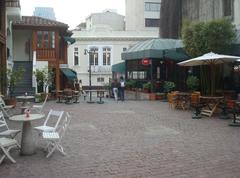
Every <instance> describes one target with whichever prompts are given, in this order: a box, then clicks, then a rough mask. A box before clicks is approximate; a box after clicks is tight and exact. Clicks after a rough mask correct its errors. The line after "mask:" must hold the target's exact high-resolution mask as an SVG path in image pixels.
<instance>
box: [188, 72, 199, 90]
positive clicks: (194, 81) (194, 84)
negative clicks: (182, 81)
mask: <svg viewBox="0 0 240 178" xmlns="http://www.w3.org/2000/svg"><path fill="white" fill-rule="evenodd" d="M186 84H187V87H188V89H189V90H190V91H192V92H194V91H196V90H198V88H199V79H198V78H197V77H196V76H193V75H190V76H189V77H188V78H187V81H186Z"/></svg>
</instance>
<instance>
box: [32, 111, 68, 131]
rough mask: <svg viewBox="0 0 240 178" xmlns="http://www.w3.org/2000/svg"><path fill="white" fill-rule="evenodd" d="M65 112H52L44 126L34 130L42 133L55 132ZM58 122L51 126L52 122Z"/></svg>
mask: <svg viewBox="0 0 240 178" xmlns="http://www.w3.org/2000/svg"><path fill="white" fill-rule="evenodd" d="M63 113H64V111H55V110H52V109H51V110H50V111H49V113H48V115H47V118H46V120H45V121H44V123H43V125H42V126H38V127H34V129H36V130H38V131H40V132H55V131H56V129H57V127H58V124H59V123H60V121H61V118H62V116H63ZM53 117H54V118H53ZM52 119H54V120H56V121H55V123H54V124H53V126H50V123H49V122H50V120H52Z"/></svg>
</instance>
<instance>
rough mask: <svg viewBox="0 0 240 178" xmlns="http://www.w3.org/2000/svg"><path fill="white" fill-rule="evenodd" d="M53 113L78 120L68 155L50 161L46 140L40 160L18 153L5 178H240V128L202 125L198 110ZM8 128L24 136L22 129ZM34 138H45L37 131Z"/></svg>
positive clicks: (68, 139)
mask: <svg viewBox="0 0 240 178" xmlns="http://www.w3.org/2000/svg"><path fill="white" fill-rule="evenodd" d="M50 108H53V109H56V110H64V111H68V112H70V114H71V115H72V116H73V118H72V121H71V123H70V126H69V130H68V131H67V133H66V135H65V138H64V140H63V143H62V144H63V146H64V148H65V151H66V153H67V155H66V156H62V155H61V154H59V153H58V152H55V153H54V154H53V155H52V157H50V158H49V159H47V158H45V156H46V153H44V152H43V150H42V149H41V148H40V146H43V144H44V143H43V142H41V141H40V142H39V143H38V146H39V148H38V149H37V153H36V154H34V155H32V156H20V155H19V154H18V153H17V152H16V151H15V150H14V151H13V152H12V155H13V157H14V158H15V159H16V161H17V163H16V164H11V163H10V162H9V161H8V160H5V161H4V162H3V163H2V164H1V165H0V178H26V177H27V178H28V177H29V178H38V177H40V178H41V177H43V178H45V177H51V178H57V177H58V178H59V177H60V178H119V177H120V178H134V177H136V178H141V177H142V178H238V177H240V169H239V168H240V166H239V165H240V159H239V158H240V139H239V138H240V131H239V129H240V128H234V127H229V126H228V122H230V120H221V119H218V118H217V117H214V118H203V119H199V120H194V119H191V115H192V113H191V111H182V110H174V109H171V108H169V106H168V103H166V102H159V101H126V102H115V101H112V100H107V101H106V102H105V104H102V105H100V104H87V103H85V102H84V101H81V102H80V103H79V104H72V105H66V104H58V103H55V101H50V102H47V104H46V107H45V110H44V112H45V113H47V112H48V111H49V109H50ZM19 112H20V110H15V113H19ZM8 122H9V126H10V127H11V128H20V129H21V124H20V123H16V122H12V121H8ZM42 123H43V120H40V121H36V122H33V125H34V126H37V125H39V124H42ZM34 137H35V138H36V139H38V135H37V133H36V132H34ZM17 139H18V141H19V140H20V135H18V136H17Z"/></svg>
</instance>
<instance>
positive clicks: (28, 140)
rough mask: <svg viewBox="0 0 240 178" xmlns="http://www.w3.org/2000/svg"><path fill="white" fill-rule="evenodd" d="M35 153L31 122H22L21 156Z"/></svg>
mask: <svg viewBox="0 0 240 178" xmlns="http://www.w3.org/2000/svg"><path fill="white" fill-rule="evenodd" d="M34 153H35V142H34V140H33V135H32V126H31V121H26V122H23V128H22V142H21V155H32V154H34Z"/></svg>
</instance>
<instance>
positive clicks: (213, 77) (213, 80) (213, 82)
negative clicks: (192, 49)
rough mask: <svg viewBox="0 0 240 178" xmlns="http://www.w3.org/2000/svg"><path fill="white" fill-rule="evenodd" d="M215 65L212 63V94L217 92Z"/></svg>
mask: <svg viewBox="0 0 240 178" xmlns="http://www.w3.org/2000/svg"><path fill="white" fill-rule="evenodd" d="M215 78H216V77H215V66H214V64H211V96H213V95H214V94H215V87H216V84H215V83H216V82H215Z"/></svg>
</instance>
